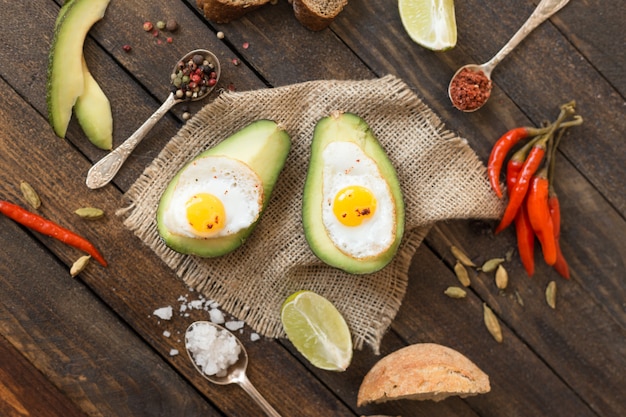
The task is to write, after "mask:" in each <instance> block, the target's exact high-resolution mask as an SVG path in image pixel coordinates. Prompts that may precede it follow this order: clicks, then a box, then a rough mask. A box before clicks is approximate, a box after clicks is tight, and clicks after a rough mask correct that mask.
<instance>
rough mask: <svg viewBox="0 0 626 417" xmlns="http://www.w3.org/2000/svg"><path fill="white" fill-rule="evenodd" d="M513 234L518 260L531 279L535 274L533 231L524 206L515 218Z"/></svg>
mask: <svg viewBox="0 0 626 417" xmlns="http://www.w3.org/2000/svg"><path fill="white" fill-rule="evenodd" d="M515 232H516V235H517V250H518V252H519V256H520V260H521V261H522V265H524V269H525V270H526V273H527V274H528V276H529V277H532V276H533V275H534V273H535V231H534V230H533V228H532V226H531V224H530V218H529V217H528V211H527V210H526V206H525V205H524V204H522V206H521V207H520V208H519V212H518V213H517V216H515Z"/></svg>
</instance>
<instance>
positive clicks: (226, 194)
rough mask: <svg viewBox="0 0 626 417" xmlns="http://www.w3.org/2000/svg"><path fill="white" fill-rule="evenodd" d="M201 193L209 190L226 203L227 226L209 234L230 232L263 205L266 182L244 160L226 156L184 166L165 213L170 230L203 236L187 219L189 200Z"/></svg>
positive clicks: (242, 225) (253, 217)
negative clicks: (264, 183)
mask: <svg viewBox="0 0 626 417" xmlns="http://www.w3.org/2000/svg"><path fill="white" fill-rule="evenodd" d="M199 193H209V194H213V195H215V196H216V197H217V198H219V199H220V200H221V202H222V204H223V205H224V211H225V217H226V223H225V225H224V228H223V229H221V230H219V231H218V232H215V233H213V234H211V235H210V237H208V238H216V237H222V236H228V235H232V234H235V233H237V232H239V231H240V230H242V229H246V228H248V227H250V226H251V225H252V224H253V223H254V222H256V220H257V219H258V217H259V215H260V213H261V209H262V207H263V184H262V181H261V179H260V178H259V176H258V175H257V173H256V172H254V170H252V168H250V167H249V166H248V165H246V164H245V163H243V162H241V161H238V160H236V159H232V158H229V157H225V156H205V157H202V158H198V159H196V160H194V161H193V162H191V163H190V164H189V165H188V166H187V167H185V168H184V169H183V171H182V172H181V173H180V176H179V178H178V182H177V183H176V188H175V189H174V191H173V192H172V195H171V198H170V203H169V205H168V207H167V208H166V210H165V212H164V214H163V222H164V225H165V227H166V228H167V229H168V230H169V232H170V233H172V234H175V235H179V236H186V237H191V238H198V239H203V238H207V236H206V235H202V234H199V233H198V232H197V231H196V230H195V229H194V228H193V227H192V226H191V225H190V224H189V221H188V220H187V210H186V208H185V206H186V204H187V202H188V201H189V200H190V199H191V198H192V197H193V196H194V195H197V194H199Z"/></svg>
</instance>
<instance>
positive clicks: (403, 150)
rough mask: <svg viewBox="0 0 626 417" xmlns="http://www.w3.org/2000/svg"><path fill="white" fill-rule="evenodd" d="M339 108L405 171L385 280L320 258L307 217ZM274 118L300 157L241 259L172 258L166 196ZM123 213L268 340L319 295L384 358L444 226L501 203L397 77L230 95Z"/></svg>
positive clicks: (175, 145)
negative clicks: (411, 285)
mask: <svg viewBox="0 0 626 417" xmlns="http://www.w3.org/2000/svg"><path fill="white" fill-rule="evenodd" d="M334 110H344V111H349V112H353V113H356V114H358V115H359V116H361V117H362V118H363V119H364V120H365V121H366V122H368V124H369V125H370V127H371V128H372V130H373V132H374V134H375V135H376V136H377V137H378V139H379V140H380V142H381V144H382V145H383V147H385V149H386V150H387V152H388V154H389V157H390V159H391V161H392V163H393V164H394V165H395V166H396V168H397V170H398V176H399V178H400V182H401V187H402V190H403V193H404V197H405V206H406V214H407V216H406V233H405V236H404V238H403V241H402V244H401V247H400V249H399V251H398V254H397V256H396V257H395V258H394V260H393V261H392V262H391V263H390V264H389V265H388V266H387V267H386V268H384V269H383V270H382V271H379V272H377V273H374V274H369V275H350V274H347V273H344V272H342V271H338V270H336V269H334V268H330V267H328V266H326V265H324V264H322V263H321V262H319V261H318V260H317V258H316V257H315V256H314V255H313V253H312V252H311V251H310V249H309V248H308V246H307V245H306V241H305V239H304V235H303V229H302V226H301V224H300V220H299V213H300V209H301V191H302V187H303V184H304V177H305V175H306V168H307V166H308V151H309V146H310V140H311V136H312V131H313V129H314V127H315V123H316V122H317V120H319V119H320V118H321V117H324V116H326V115H328V114H330V112H332V111H334ZM261 118H269V119H273V120H275V121H277V122H278V123H280V124H282V125H283V126H284V127H285V129H286V130H287V132H288V133H289V134H290V135H291V137H292V143H293V145H292V150H291V152H290V156H289V158H288V160H287V163H286V165H285V168H284V170H283V172H282V173H281V177H280V178H279V181H278V183H277V184H276V187H275V191H274V193H273V195H272V199H271V200H270V204H269V205H268V207H267V209H266V211H265V213H264V214H263V217H262V218H261V221H260V222H259V224H258V225H257V228H256V230H255V231H254V233H253V234H252V236H251V237H250V238H249V240H248V241H247V242H246V243H245V244H244V245H243V246H242V247H241V248H239V249H237V250H236V251H235V252H233V253H231V254H228V255H226V256H223V257H220V258H215V259H201V258H198V257H194V256H186V255H181V254H179V253H176V252H174V251H172V250H171V249H169V248H168V247H167V246H166V245H165V244H164V243H163V242H162V241H161V239H160V237H159V235H158V233H157V230H156V218H155V215H156V206H157V204H158V199H159V198H160V195H161V194H162V192H163V190H164V189H165V187H166V186H167V184H168V182H169V180H170V179H171V178H172V176H173V175H174V174H175V173H176V172H177V171H178V170H179V169H180V168H181V167H182V166H183V165H184V164H185V163H186V162H188V161H189V160H190V159H192V158H193V157H194V156H196V155H197V154H198V153H200V152H201V151H202V150H204V149H206V148H209V147H212V146H214V145H215V144H216V143H219V141H221V140H223V139H224V138H225V137H227V136H229V135H230V134H232V133H234V132H235V131H237V130H239V129H241V128H243V127H245V126H246V125H247V124H249V123H251V122H252V121H254V120H257V119H261ZM125 198H126V200H127V202H128V206H127V207H125V208H124V209H122V210H120V212H119V214H120V215H123V216H124V217H125V219H124V224H125V225H126V226H127V227H128V228H129V229H130V230H132V231H133V232H134V233H135V234H136V235H137V236H138V237H139V238H140V239H141V240H142V241H143V242H144V243H145V244H147V245H148V246H149V247H150V248H151V249H152V250H153V251H154V252H155V253H156V254H157V255H158V256H159V257H160V258H161V259H163V261H164V262H166V264H167V265H168V266H169V267H170V268H172V269H173V270H174V271H175V272H176V274H177V276H178V277H180V278H181V279H183V280H184V282H185V283H186V284H187V285H189V286H190V287H191V288H194V289H195V290H197V291H198V292H200V293H202V294H204V295H205V296H206V297H207V298H210V299H213V300H216V301H217V302H218V303H219V304H220V305H221V306H222V308H223V309H225V310H226V311H228V312H229V313H231V314H233V315H234V316H236V317H238V318H239V319H241V320H245V321H246V322H247V323H248V324H249V325H250V326H251V327H252V328H253V329H254V330H255V331H256V332H258V333H259V334H262V335H264V336H266V337H282V336H284V332H283V329H282V325H281V322H280V305H281V304H282V301H284V299H285V298H286V297H287V296H288V295H290V294H291V293H293V292H295V291H297V290H301V289H308V290H311V291H315V292H317V293H319V294H321V295H323V296H325V297H326V298H328V299H329V300H330V301H331V302H333V303H334V304H335V306H336V307H337V308H338V309H339V310H340V311H341V312H342V314H343V315H344V317H345V318H346V321H347V322H348V324H349V326H350V329H351V331H352V334H353V337H354V345H355V348H357V349H361V348H362V347H363V346H364V344H367V345H369V346H370V347H371V348H372V350H373V351H374V352H376V353H378V352H379V347H380V342H381V339H382V337H383V335H384V333H385V332H386V331H387V329H388V327H389V326H390V324H391V322H392V320H393V319H394V317H395V316H396V314H397V312H398V310H399V308H400V306H401V303H402V299H403V297H404V294H405V292H406V287H407V284H408V270H409V266H410V264H411V260H412V258H413V255H414V253H415V251H416V250H417V248H418V247H419V245H420V244H421V242H422V240H423V239H424V237H425V236H426V234H427V233H428V230H429V229H430V227H431V226H432V225H433V224H434V223H436V222H437V221H441V220H447V219H457V218H490V219H494V218H497V217H498V216H499V215H500V213H501V211H502V204H501V201H499V199H497V198H496V197H494V195H493V193H491V192H490V190H489V185H488V181H487V178H486V169H485V167H484V165H483V164H482V162H481V161H480V160H479V159H478V158H477V156H476V155H475V153H474V152H473V150H472V149H471V148H470V147H469V146H468V144H467V142H466V141H465V140H463V139H461V138H459V137H458V136H456V135H455V134H453V133H452V132H450V131H448V130H446V129H445V126H444V125H443V123H442V122H441V121H440V119H439V118H438V117H437V116H436V115H435V114H434V113H433V112H432V111H431V110H430V109H429V108H428V107H427V106H426V105H425V104H424V103H423V102H422V101H421V100H420V99H419V98H418V97H417V96H416V95H415V94H414V93H413V92H412V91H411V90H410V88H408V86H406V84H404V83H403V82H402V81H401V80H399V79H397V78H396V77H393V76H386V77H383V78H380V79H375V80H368V81H328V80H325V81H311V82H307V83H302V84H296V85H291V86H286V87H280V88H276V89H266V90H257V91H250V92H237V93H223V94H221V95H220V96H219V97H218V98H217V99H216V100H215V101H214V102H213V103H211V104H208V105H207V106H205V107H204V108H203V109H202V110H201V111H200V112H198V114H197V115H196V116H194V117H193V118H192V119H191V120H189V121H188V122H187V123H186V125H185V126H183V127H182V128H181V130H180V131H179V132H178V133H177V134H176V136H175V137H174V138H172V140H171V141H170V142H169V143H168V145H167V146H166V147H165V148H164V149H163V151H162V152H161V153H160V154H159V155H158V157H157V158H156V159H155V160H154V161H153V162H152V163H151V164H150V166H148V167H147V168H146V170H145V171H144V173H143V174H142V175H141V177H140V178H139V179H138V180H137V181H136V182H135V183H134V184H133V185H132V187H131V188H130V189H129V191H128V192H127V193H126V195H125Z"/></svg>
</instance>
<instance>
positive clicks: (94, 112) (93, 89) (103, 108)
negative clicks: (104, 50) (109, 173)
mask: <svg viewBox="0 0 626 417" xmlns="http://www.w3.org/2000/svg"><path fill="white" fill-rule="evenodd" d="M82 61H83V79H84V85H85V87H84V90H83V94H81V95H80V96H79V97H78V99H77V100H76V105H75V106H74V113H75V114H76V119H77V120H78V123H79V124H80V127H81V128H82V129H83V132H85V135H87V138H88V139H89V141H90V142H91V143H93V144H94V145H95V146H97V147H98V148H100V149H104V150H106V151H108V150H111V148H113V115H112V114H111V103H110V102H109V99H108V98H107V96H106V94H104V91H102V89H101V88H100V85H98V82H97V81H96V80H95V79H94V78H93V76H92V75H91V73H90V72H89V69H88V68H87V64H86V63H85V60H84V59H83V60H82Z"/></svg>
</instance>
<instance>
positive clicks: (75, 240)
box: [0, 200, 107, 266]
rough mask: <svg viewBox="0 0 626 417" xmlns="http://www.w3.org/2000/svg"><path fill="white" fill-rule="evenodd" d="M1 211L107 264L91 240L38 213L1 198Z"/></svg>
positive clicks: (102, 263)
mask: <svg viewBox="0 0 626 417" xmlns="http://www.w3.org/2000/svg"><path fill="white" fill-rule="evenodd" d="M0 213H2V214H4V215H5V216H7V217H8V218H10V219H12V220H14V221H16V222H17V223H19V224H21V225H22V226H26V227H28V228H29V229H32V230H34V231H36V232H39V233H41V234H44V235H46V236H50V237H53V238H55V239H57V240H59V241H60V242H63V243H65V244H67V245H69V246H72V247H74V248H76V249H80V250H82V251H84V252H87V253H88V254H89V255H91V257H92V258H94V259H95V260H96V261H98V262H99V263H100V264H101V265H102V266H107V262H106V260H105V259H104V257H103V256H102V255H101V254H100V252H99V251H98V249H96V247H95V246H94V245H93V244H92V243H91V242H89V241H88V240H87V239H85V238H83V237H81V236H79V235H77V234H76V233H74V232H72V231H70V230H68V229H66V228H64V227H62V226H59V225H58V224H56V223H54V222H52V221H50V220H47V219H45V218H43V217H41V216H40V215H38V214H35V213H32V212H30V211H28V210H26V209H24V208H22V207H20V206H17V205H15V204H13V203H9V202H8V201H4V200H0Z"/></svg>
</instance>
